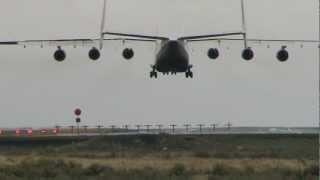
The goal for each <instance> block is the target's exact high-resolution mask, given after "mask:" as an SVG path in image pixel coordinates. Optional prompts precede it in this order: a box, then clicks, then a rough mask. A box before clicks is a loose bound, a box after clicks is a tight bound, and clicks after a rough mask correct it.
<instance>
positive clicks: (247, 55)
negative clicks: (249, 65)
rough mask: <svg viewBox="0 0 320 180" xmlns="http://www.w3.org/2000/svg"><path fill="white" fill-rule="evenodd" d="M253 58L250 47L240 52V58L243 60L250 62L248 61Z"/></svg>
mask: <svg viewBox="0 0 320 180" xmlns="http://www.w3.org/2000/svg"><path fill="white" fill-rule="evenodd" d="M253 57H254V52H253V50H252V49H251V48H250V47H248V48H245V49H244V50H243V51H242V58H243V59H244V60H247V61H250V60H252V59H253Z"/></svg>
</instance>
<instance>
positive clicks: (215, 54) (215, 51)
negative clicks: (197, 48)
mask: <svg viewBox="0 0 320 180" xmlns="http://www.w3.org/2000/svg"><path fill="white" fill-rule="evenodd" d="M219 55H220V54H219V50H218V49H217V48H210V49H209V50H208V57H209V58H210V59H217V58H218V57H219Z"/></svg>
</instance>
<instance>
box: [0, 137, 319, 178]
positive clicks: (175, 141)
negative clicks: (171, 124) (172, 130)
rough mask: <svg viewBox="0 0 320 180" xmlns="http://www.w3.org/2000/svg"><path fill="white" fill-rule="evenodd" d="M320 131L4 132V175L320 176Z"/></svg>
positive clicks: (0, 143) (0, 151)
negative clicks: (7, 134) (85, 134)
mask: <svg viewBox="0 0 320 180" xmlns="http://www.w3.org/2000/svg"><path fill="white" fill-rule="evenodd" d="M317 142H318V139H317V136H316V135H257V136H252V135H202V136H200V135H199V136H191V135H188V136H182V135H181V136H169V135H161V136H157V135H140V136H114V137H110V136H106V137H95V138H89V137H80V138H77V137H68V138H67V137H65V138H64V137H50V138H49V137H46V138H24V137H20V138H9V137H8V138H2V139H1V138H0V179H1V180H2V179H4V180H6V179H10V180H11V179H13V180H14V179H19V180H20V179H34V177H37V179H53V180H58V179H59V180H60V179H67V180H68V179H98V180H100V179H119V180H122V179H134V180H135V179H152V180H154V179H159V180H160V179H163V180H166V179H170V180H176V179H192V180H202V179H205V180H218V179H219V180H231V179H234V180H236V179H237V180H238V179H239V180H242V179H246V180H251V179H252V180H253V179H255V180H256V179H262V180H264V179H274V180H283V179H286V180H287V179H289V180H309V179H318V175H319V173H318V172H319V171H318V167H319V165H318V148H319V146H318V144H317Z"/></svg>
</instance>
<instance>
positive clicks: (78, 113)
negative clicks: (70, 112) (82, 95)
mask: <svg viewBox="0 0 320 180" xmlns="http://www.w3.org/2000/svg"><path fill="white" fill-rule="evenodd" d="M81 113H82V111H81V109H79V108H77V109H75V110H74V114H75V115H76V116H80V115H81Z"/></svg>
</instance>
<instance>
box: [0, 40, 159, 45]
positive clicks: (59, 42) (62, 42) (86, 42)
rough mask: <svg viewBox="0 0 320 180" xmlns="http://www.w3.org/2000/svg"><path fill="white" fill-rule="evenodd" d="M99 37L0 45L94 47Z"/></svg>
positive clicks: (2, 43)
mask: <svg viewBox="0 0 320 180" xmlns="http://www.w3.org/2000/svg"><path fill="white" fill-rule="evenodd" d="M100 41H101V39H54V40H22V41H0V46H11V45H17V46H24V47H27V46H39V47H45V46H55V47H66V46H71V47H90V46H91V47H95V46H98V45H99V43H100ZM106 41H123V42H125V41H137V42H139V41H141V42H156V40H152V39H140V38H109V39H103V42H106Z"/></svg>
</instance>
